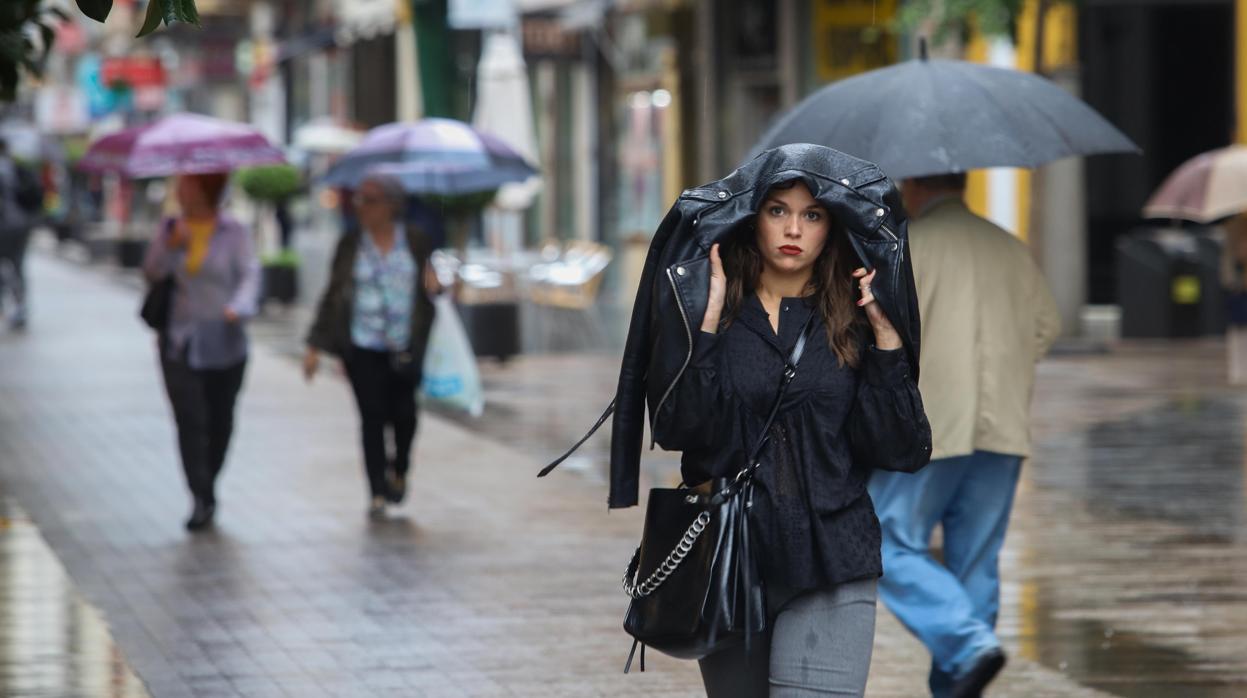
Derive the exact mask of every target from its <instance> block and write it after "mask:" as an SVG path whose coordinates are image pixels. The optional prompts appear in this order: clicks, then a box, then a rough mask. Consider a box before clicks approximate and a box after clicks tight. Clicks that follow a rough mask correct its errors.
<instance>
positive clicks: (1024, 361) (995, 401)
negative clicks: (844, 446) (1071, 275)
mask: <svg viewBox="0 0 1247 698" xmlns="http://www.w3.org/2000/svg"><path fill="white" fill-rule="evenodd" d="M965 185H966V177H965V175H964V174H959V175H946V176H935V177H925V178H920V179H911V180H906V181H905V182H904V183H903V184H902V188H901V191H902V196H903V198H904V201H905V206H906V208H907V209H908V210H909V211H910V212H911V214H912V216H913V218H912V220H911V222H910V225H909V235H910V247H911V250H912V259H913V267H914V280H915V283H916V284H917V289H918V300H919V308H920V314H921V317H922V328H923V331H922V344H921V346H922V358H921V374H920V375H921V378H920V380H919V388H920V389H921V392H922V397H923V400H924V402H925V403H926V405H927V408H928V414H929V416H930V420H931V430H932V438H933V451H932V460H931V463H930V465H928V466H927V467H926V468H925V469H924V470H922V471H921V472H919V473H917V474H914V475H907V474H900V475H898V474H894V473H886V472H876V473H875V474H874V475H873V477H872V479H871V483H870V495H871V498H872V499H873V500H874V502H875V509H876V511H877V512H878V514H879V519H880V522H881V523H882V525H883V572H884V576H883V578H882V580H881V581H880V596H881V598H882V599H883V601H884V603H885V604H886V605H887V606H888V608H889V609H891V610H892V612H893V613H894V614H896V616H897V617H898V618H899V619H900V620H901V622H902V623H904V624H905V625H906V627H908V628H909V629H910V630H911V631H912V632H913V633H914V634H915V635H917V636H918V638H919V639H921V640H922V641H923V643H924V644H925V645H926V646H927V649H928V650H930V652H931V655H932V663H931V672H930V677H929V680H930V688H931V692H932V694H933V695H934V696H936V697H937V698H944V697H945V696H955V697H968V696H978V695H979V693H980V692H981V691H982V690H983V688H984V687H985V686H986V685H987V684H988V683H989V682H990V681H991V680H992V679H993V678H994V677H995V676H996V674H997V673H998V672H999V671H1000V669H1001V668H1003V666H1004V662H1005V655H1004V652H1003V650H1002V649H1001V647H1000V640H999V639H998V638H997V637H996V633H995V626H996V615H997V611H998V608H999V598H1000V578H999V570H998V566H999V565H998V559H999V553H1000V548H1001V546H1002V544H1003V543H1004V537H1005V529H1006V527H1007V525H1008V522H1009V513H1010V510H1011V508H1012V506H1013V494H1014V490H1015V489H1016V487H1017V482H1018V475H1019V472H1020V470H1021V467H1022V459H1024V458H1026V457H1027V456H1028V455H1030V448H1031V442H1030V399H1031V389H1032V386H1033V384H1034V377H1035V364H1036V362H1038V360H1039V359H1040V358H1041V357H1042V356H1043V355H1044V353H1045V352H1046V351H1047V350H1048V347H1049V346H1050V345H1051V344H1052V342H1053V340H1054V339H1055V338H1056V336H1057V334H1058V332H1059V331H1060V317H1059V315H1058V313H1057V309H1056V304H1055V302H1054V301H1053V299H1052V294H1051V292H1050V291H1049V289H1048V285H1047V283H1046V282H1045V281H1044V277H1043V274H1042V273H1041V272H1040V271H1039V269H1038V267H1037V266H1036V265H1035V262H1034V260H1033V259H1032V258H1031V254H1030V251H1029V250H1028V249H1027V247H1026V246H1025V245H1024V244H1023V243H1022V242H1021V241H1019V240H1018V239H1017V238H1015V237H1014V236H1012V235H1010V234H1009V233H1007V232H1006V231H1004V230H1002V229H1000V228H999V227H997V226H995V225H993V224H992V223H990V222H989V221H987V220H984V219H983V218H980V217H978V216H976V215H974V214H973V213H971V212H970V210H969V209H968V208H967V207H966V204H965V202H964V201H963V198H964V194H965ZM936 524H940V525H942V527H943V564H941V563H940V562H938V561H936V560H935V559H934V558H933V557H932V555H931V550H930V540H931V533H932V531H933V529H934V527H935V525H936Z"/></svg>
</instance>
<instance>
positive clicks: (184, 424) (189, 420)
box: [160, 353, 247, 504]
mask: <svg viewBox="0 0 1247 698" xmlns="http://www.w3.org/2000/svg"><path fill="white" fill-rule="evenodd" d="M160 365H161V369H162V370H163V372H164V378H165V390H166V391H167V392H168V393H169V403H170V404H171V405H173V418H174V420H175V421H176V422H177V427H178V449H179V450H180V451H181V453H182V469H183V470H184V471H185V472H186V484H187V486H188V487H190V491H191V494H192V495H194V496H195V499H197V500H199V501H202V502H204V503H206V504H214V503H216V480H217V476H219V475H220V474H221V468H222V467H224V465H225V453H226V451H228V450H229V441H230V436H232V435H233V433H234V404H235V402H237V400H238V392H239V390H241V389H242V379H243V374H244V373H245V371H246V368H247V362H246V360H243V361H241V362H239V363H238V364H236V365H234V366H230V367H229V368H224V369H194V368H191V367H190V366H189V365H187V363H186V361H185V359H183V358H182V357H178V356H170V355H168V354H167V353H164V354H162V356H161V359H160Z"/></svg>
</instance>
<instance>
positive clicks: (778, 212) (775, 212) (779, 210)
mask: <svg viewBox="0 0 1247 698" xmlns="http://www.w3.org/2000/svg"><path fill="white" fill-rule="evenodd" d="M770 213H771V215H772V216H782V215H784V208H783V207H782V206H772V207H771V211H770Z"/></svg>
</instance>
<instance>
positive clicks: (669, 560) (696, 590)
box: [623, 321, 810, 673]
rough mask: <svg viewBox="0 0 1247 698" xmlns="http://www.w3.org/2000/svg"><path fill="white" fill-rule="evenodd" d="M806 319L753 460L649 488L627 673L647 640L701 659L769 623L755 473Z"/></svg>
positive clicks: (633, 577) (630, 574)
mask: <svg viewBox="0 0 1247 698" xmlns="http://www.w3.org/2000/svg"><path fill="white" fill-rule="evenodd" d="M809 327H810V323H809V321H807V322H806V325H805V327H803V328H802V330H801V334H800V336H799V337H798V338H797V343H796V346H794V347H793V350H792V354H791V355H790V356H789V358H788V362H787V364H786V365H785V366H784V373H783V376H782V377H781V379H780V384H779V390H778V393H777V394H776V396H775V403H774V404H773V405H772V406H771V412H770V415H768V416H767V418H766V423H765V425H764V426H763V428H762V432H761V436H760V437H759V439H758V442H757V443H756V444H755V445H754V447H753V449H752V450H751V451H750V454H749V459H748V460H747V461H746V462H745V465H744V466H743V467H742V468H741V470H740V471H739V472H737V473H736V475H735V477H732V478H730V479H728V478H722V479H716V480H714V481H713V482H712V483H711V488H710V490H709V492H708V493H706V494H702V493H699V492H696V491H694V490H691V489H688V488H685V487H683V486H681V487H680V488H677V489H671V488H654V489H651V490H650V494H649V503H648V506H647V507H646V510H645V529H644V532H643V533H642V535H641V544H640V546H638V547H637V549H636V553H634V554H633V556H632V561H631V562H630V563H629V564H628V570H627V572H626V573H625V574H624V580H623V586H624V592H625V593H626V594H628V596H629V597H631V599H632V601H631V603H630V604H629V605H628V613H627V615H626V616H625V617H624V630H625V631H626V632H627V633H628V634H629V635H631V636H632V637H633V638H634V641H633V643H632V651H631V652H630V653H629V654H628V662H627V664H626V665H625V666H624V673H628V671H629V670H630V669H631V668H632V659H633V657H634V656H635V654H636V649H637V645H638V644H639V645H640V646H641V671H645V648H646V647H647V646H648V647H653V648H654V649H656V650H658V651H660V652H662V653H664V654H668V655H671V656H673V657H676V658H679V659H702V658H704V657H707V656H709V655H711V654H714V653H715V652H718V651H720V650H723V649H726V648H729V647H732V646H734V645H736V644H738V643H741V642H745V643H748V642H750V637H751V636H752V635H755V634H756V633H759V632H762V631H763V630H765V629H766V622H767V619H766V600H765V596H764V588H763V580H762V579H761V578H760V576H759V574H758V571H757V562H756V560H755V558H754V556H753V551H752V541H751V538H750V531H749V506H750V502H751V500H752V497H753V476H754V474H755V473H756V472H757V470H758V468H759V467H760V466H761V462H760V461H759V456H760V455H761V453H762V450H763V448H765V446H766V444H767V441H768V440H769V439H770V430H771V425H772V424H773V423H774V421H775V415H776V414H777V413H778V412H779V406H780V403H781V402H782V401H783V399H784V393H785V392H787V389H788V385H789V383H791V382H792V379H793V378H795V377H796V375H797V364H798V362H800V361H801V354H802V353H803V352H804V351H805V343H806V339H807V334H808V332H809Z"/></svg>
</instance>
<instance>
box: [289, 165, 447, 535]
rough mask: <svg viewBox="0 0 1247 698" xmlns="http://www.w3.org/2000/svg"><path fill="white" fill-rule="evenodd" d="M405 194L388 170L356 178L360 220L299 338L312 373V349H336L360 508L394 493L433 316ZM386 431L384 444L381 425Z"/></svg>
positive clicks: (424, 261) (423, 241)
mask: <svg viewBox="0 0 1247 698" xmlns="http://www.w3.org/2000/svg"><path fill="white" fill-rule="evenodd" d="M405 203H406V195H405V193H404V192H403V189H402V186H401V185H400V184H399V183H398V182H397V181H395V180H393V179H389V178H384V177H376V178H370V179H367V180H365V181H364V182H363V183H362V184H361V185H360V186H359V189H358V190H357V191H356V193H355V197H354V200H353V204H354V206H355V210H356V214H357V216H358V218H359V223H360V230H359V231H352V232H348V233H347V234H346V235H344V236H343V237H342V240H341V241H340V242H339V243H338V249H337V251H336V252H335V253H334V259H333V266H332V268H331V270H330V276H329V286H328V288H326V289H325V294H324V296H323V297H322V298H321V301H320V306H319V308H318V311H317V314H316V320H315V322H314V323H313V325H312V329H311V331H310V332H309V333H308V338H307V353H306V355H305V356H304V361H303V368H304V373H305V375H306V376H307V378H308V380H311V378H312V376H314V375H315V374H316V371H317V368H318V366H319V365H320V353H321V352H322V351H326V352H329V353H331V354H334V355H336V356H338V357H339V358H341V359H342V363H343V365H344V366H345V368H346V374H347V376H348V377H349V378H350V381H351V389H352V390H353V391H354V393H355V402H356V404H357V405H358V407H359V415H360V431H361V435H362V439H363V446H364V464H365V470H366V472H367V475H368V488H369V493H370V495H371V501H370V504H369V508H368V512H369V515H370V516H372V517H374V518H377V517H380V516H383V515H384V514H385V506H386V504H387V502H388V503H394V504H397V503H399V502H401V501H402V500H403V496H404V495H405V493H406V490H407V472H408V470H409V469H410V467H411V448H412V443H413V441H414V440H415V435H416V422H417V411H416V389H417V388H418V387H419V385H420V379H421V368H422V366H423V363H424V349H425V345H426V344H427V343H428V338H429V329H430V327H431V326H432V323H433V303H432V301H431V300H430V299H429V296H430V295H431V294H436V293H439V292H440V291H441V288H440V286H439V285H438V283H437V277H436V275H434V274H433V273H432V272H431V271H430V270H429V254H430V251H431V250H430V249H429V243H428V239H427V237H426V236H425V235H424V234H423V233H422V232H421V231H420V230H417V229H415V228H413V227H408V226H404V225H403V224H402V222H400V217H401V215H402V213H403V211H404V208H405ZM387 430H389V431H390V432H392V435H393V444H394V447H393V450H392V451H389V452H388V453H387V451H388V450H389V449H387V447H386V446H387V444H386V441H387V439H386V432H387Z"/></svg>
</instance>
